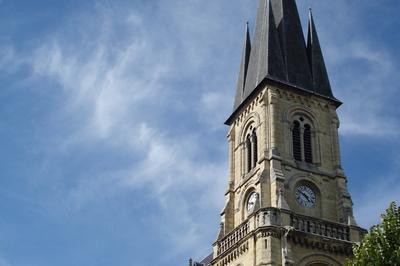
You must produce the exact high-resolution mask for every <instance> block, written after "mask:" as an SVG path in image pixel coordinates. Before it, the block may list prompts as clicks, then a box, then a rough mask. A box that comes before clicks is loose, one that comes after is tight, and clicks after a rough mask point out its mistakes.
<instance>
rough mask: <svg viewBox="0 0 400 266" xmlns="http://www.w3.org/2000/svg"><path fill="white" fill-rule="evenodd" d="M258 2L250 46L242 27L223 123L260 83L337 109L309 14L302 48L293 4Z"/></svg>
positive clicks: (281, 0)
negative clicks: (232, 94) (289, 89)
mask: <svg viewBox="0 0 400 266" xmlns="http://www.w3.org/2000/svg"><path fill="white" fill-rule="evenodd" d="M259 1H260V2H259V3H260V4H259V7H258V11H257V19H256V25H255V33H254V39H253V42H252V43H251V44H250V37H249V30H248V27H246V32H245V41H244V47H243V55H242V62H241V66H240V72H239V78H238V85H237V92H236V97H235V103H234V110H233V114H232V115H231V117H230V118H229V119H228V120H227V123H228V124H229V123H230V121H231V118H232V117H234V116H235V113H236V112H237V111H238V110H239V109H240V107H241V106H242V105H244V104H245V102H246V101H247V100H248V99H249V96H250V95H251V94H252V93H255V92H256V91H257V90H258V89H259V88H260V86H259V85H260V84H261V83H262V82H263V81H273V82H278V83H282V84H285V85H287V86H290V87H292V88H294V89H299V90H301V91H303V92H309V93H312V94H314V93H315V94H318V95H321V96H324V97H327V98H330V99H332V100H334V101H336V102H337V104H339V105H340V104H341V103H340V102H339V101H338V100H336V99H335V98H334V97H333V95H332V90H331V86H330V83H329V78H328V74H327V71H326V67H325V63H324V58H323V56H322V51H321V47H320V44H319V41H318V36H317V32H316V30H315V25H314V21H313V17H312V14H311V12H310V21H309V32H308V40H307V41H308V42H307V45H306V41H305V39H304V34H303V29H302V26H301V21H300V17H299V13H298V10H297V5H296V0H259Z"/></svg>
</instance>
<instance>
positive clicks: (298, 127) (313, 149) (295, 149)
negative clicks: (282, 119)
mask: <svg viewBox="0 0 400 266" xmlns="http://www.w3.org/2000/svg"><path fill="white" fill-rule="evenodd" d="M286 118H287V121H288V122H289V123H290V125H291V126H290V134H289V136H290V138H291V139H292V141H291V142H290V144H289V145H288V147H287V148H288V150H289V154H291V156H292V158H293V159H294V160H295V161H298V162H305V163H309V164H312V163H316V162H317V161H318V160H315V158H316V157H318V158H319V156H316V155H319V154H320V153H319V152H318V150H319V145H318V144H319V141H318V136H317V133H316V132H317V128H318V122H317V120H316V118H315V116H314V114H313V113H312V112H311V110H308V109H306V108H304V107H294V108H291V109H289V111H288V112H287V113H286Z"/></svg>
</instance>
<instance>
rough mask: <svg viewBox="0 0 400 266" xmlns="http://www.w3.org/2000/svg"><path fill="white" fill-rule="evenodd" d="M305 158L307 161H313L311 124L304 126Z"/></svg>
mask: <svg viewBox="0 0 400 266" xmlns="http://www.w3.org/2000/svg"><path fill="white" fill-rule="evenodd" d="M303 139H304V160H305V161H306V162H307V163H312V162H313V154H312V143H311V127H310V125H308V124H307V125H305V126H304V135H303Z"/></svg>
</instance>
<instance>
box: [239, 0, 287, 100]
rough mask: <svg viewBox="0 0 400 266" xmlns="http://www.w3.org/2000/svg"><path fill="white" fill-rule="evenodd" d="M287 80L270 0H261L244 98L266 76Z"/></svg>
mask: <svg viewBox="0 0 400 266" xmlns="http://www.w3.org/2000/svg"><path fill="white" fill-rule="evenodd" d="M268 76H271V77H275V78H278V79H280V80H285V78H286V77H285V67H284V63H283V58H282V52H281V48H280V44H279V37H278V32H277V30H276V26H275V21H274V15H273V13H272V7H271V3H270V1H269V0H261V1H260V6H259V7H258V14H257V23H256V30H255V34H254V41H253V48H252V49H251V53H250V63H249V69H248V73H247V78H246V84H245V90H244V99H246V98H247V97H248V96H249V95H250V94H251V93H252V92H253V91H254V89H255V88H256V87H257V86H258V85H259V84H260V83H261V81H263V80H264V78H265V77H268Z"/></svg>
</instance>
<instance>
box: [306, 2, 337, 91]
mask: <svg viewBox="0 0 400 266" xmlns="http://www.w3.org/2000/svg"><path fill="white" fill-rule="evenodd" d="M307 53H308V58H309V62H310V68H311V73H312V76H313V87H314V91H315V92H316V93H318V94H321V95H324V96H327V97H330V98H334V97H333V94H332V88H331V84H330V82H329V77H328V72H327V71H326V67H325V60H324V56H323V54H322V50H321V45H320V44H319V40H318V34H317V30H316V29H315V24H314V18H313V15H312V11H311V9H310V14H309V21H308V38H307Z"/></svg>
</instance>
